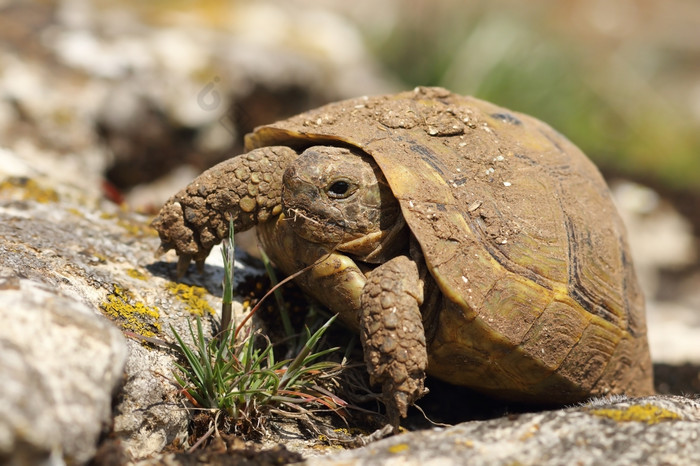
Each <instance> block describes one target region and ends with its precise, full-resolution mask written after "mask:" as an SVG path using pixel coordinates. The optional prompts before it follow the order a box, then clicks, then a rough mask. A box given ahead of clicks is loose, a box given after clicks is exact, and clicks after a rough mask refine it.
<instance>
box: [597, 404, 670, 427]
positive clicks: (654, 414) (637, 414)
mask: <svg viewBox="0 0 700 466" xmlns="http://www.w3.org/2000/svg"><path fill="white" fill-rule="evenodd" d="M590 413H591V414H593V415H594V416H600V417H607V418H608V419H612V420H614V421H617V422H646V423H647V424H657V423H659V422H663V421H675V420H678V419H682V418H681V416H679V415H678V414H676V413H674V412H673V411H669V410H667V409H664V408H661V407H659V406H654V405H652V404H649V403H647V404H643V405H634V406H629V407H627V408H623V409H616V408H603V409H594V410H591V411H590Z"/></svg>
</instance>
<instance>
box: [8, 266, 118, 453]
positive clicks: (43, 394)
mask: <svg viewBox="0 0 700 466" xmlns="http://www.w3.org/2000/svg"><path fill="white" fill-rule="evenodd" d="M0 309H2V321H3V324H2V326H0V354H2V358H0V379H2V381H3V382H2V385H3V388H2V390H0V462H2V463H5V462H7V463H10V464H39V463H41V462H44V461H48V460H49V459H50V458H51V457H52V456H54V457H59V458H60V457H61V456H65V458H66V459H68V460H70V461H73V462H77V463H82V462H84V461H87V460H89V459H90V458H91V457H92V456H93V455H94V453H95V447H96V444H97V440H98V438H99V436H100V434H101V433H102V432H103V431H106V430H109V426H110V425H111V418H112V413H111V401H112V393H113V391H114V389H115V388H116V387H117V386H118V385H119V383H120V382H121V378H122V369H123V367H124V361H125V359H126V344H125V340H124V338H123V336H122V335H121V332H119V331H118V330H117V329H116V327H114V326H113V325H112V324H111V323H109V321H108V320H107V319H105V318H103V317H99V316H97V315H96V314H95V313H94V312H93V311H92V310H90V309H89V308H88V307H87V306H86V305H85V304H84V303H81V302H79V301H77V300H75V299H71V298H68V297H64V296H60V295H57V294H55V293H54V292H53V291H52V290H51V289H48V288H46V287H44V286H41V285H39V284H38V283H36V282H34V281H31V280H26V279H19V278H17V277H16V276H15V277H8V275H7V271H5V280H4V284H3V290H2V291H1V292H0Z"/></svg>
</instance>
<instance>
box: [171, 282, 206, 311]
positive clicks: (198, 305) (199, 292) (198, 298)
mask: <svg viewBox="0 0 700 466" xmlns="http://www.w3.org/2000/svg"><path fill="white" fill-rule="evenodd" d="M166 288H167V289H168V290H169V291H170V292H171V293H173V294H174V295H175V297H176V298H177V299H178V300H179V301H181V302H183V303H185V306H186V308H187V311H188V312H190V313H192V314H195V315H198V316H204V314H206V313H209V314H211V315H214V309H212V307H211V306H210V305H209V303H208V302H207V300H206V299H205V298H204V296H206V294H207V290H206V288H202V287H201V286H193V285H185V284H184V283H168V284H167V285H166Z"/></svg>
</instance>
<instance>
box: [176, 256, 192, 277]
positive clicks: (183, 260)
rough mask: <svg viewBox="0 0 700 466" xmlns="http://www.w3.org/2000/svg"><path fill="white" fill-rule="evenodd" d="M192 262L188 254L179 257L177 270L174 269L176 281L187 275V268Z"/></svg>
mask: <svg viewBox="0 0 700 466" xmlns="http://www.w3.org/2000/svg"><path fill="white" fill-rule="evenodd" d="M191 261H192V256H191V255H189V254H183V255H181V256H180V257H179V258H178V260H177V268H176V269H175V275H176V276H177V279H178V280H180V279H181V278H182V277H184V276H185V273H187V268H188V267H189V266H190V262H191Z"/></svg>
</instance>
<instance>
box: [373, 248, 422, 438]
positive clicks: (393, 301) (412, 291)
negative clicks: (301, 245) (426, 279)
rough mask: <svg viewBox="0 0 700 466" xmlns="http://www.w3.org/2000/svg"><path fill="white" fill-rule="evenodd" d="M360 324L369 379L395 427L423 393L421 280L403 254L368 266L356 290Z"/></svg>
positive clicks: (415, 267)
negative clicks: (379, 389) (378, 386)
mask: <svg viewBox="0 0 700 466" xmlns="http://www.w3.org/2000/svg"><path fill="white" fill-rule="evenodd" d="M361 299H362V306H361V308H362V311H361V316H360V327H361V337H362V346H363V348H364V354H365V362H366V364H367V370H368V371H369V373H370V377H371V380H372V383H381V384H382V393H383V396H384V404H385V405H386V408H387V415H388V417H389V422H390V423H391V425H392V426H393V428H394V431H395V432H396V431H397V430H398V426H399V420H400V417H406V411H407V409H408V407H409V406H410V405H411V404H413V403H414V402H415V401H416V400H417V399H418V398H420V397H421V396H423V395H424V394H425V393H426V390H425V389H424V388H423V381H424V379H425V371H426V368H427V366H428V354H427V351H426V345H425V333H424V330H423V321H422V316H421V312H420V305H421V304H422V302H423V282H422V281H421V280H420V277H419V274H418V267H417V266H416V263H415V262H413V261H412V260H411V259H409V258H408V257H406V256H399V257H395V258H393V259H391V260H389V261H388V262H386V263H384V264H382V265H380V266H379V267H377V268H376V269H374V270H373V271H372V272H371V274H370V275H369V276H368V278H367V283H366V284H365V286H364V288H363V291H362V298H361Z"/></svg>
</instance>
